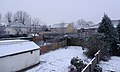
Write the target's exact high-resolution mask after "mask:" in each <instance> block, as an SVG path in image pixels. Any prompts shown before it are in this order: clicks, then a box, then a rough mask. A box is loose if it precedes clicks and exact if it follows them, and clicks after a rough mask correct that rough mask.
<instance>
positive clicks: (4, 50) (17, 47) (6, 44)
mask: <svg viewBox="0 0 120 72" xmlns="http://www.w3.org/2000/svg"><path fill="white" fill-rule="evenodd" d="M38 48H39V46H38V45H36V44H35V43H34V42H32V41H28V40H3V41H0V57H4V56H7V55H12V54H16V53H21V52H25V51H29V50H35V49H38Z"/></svg>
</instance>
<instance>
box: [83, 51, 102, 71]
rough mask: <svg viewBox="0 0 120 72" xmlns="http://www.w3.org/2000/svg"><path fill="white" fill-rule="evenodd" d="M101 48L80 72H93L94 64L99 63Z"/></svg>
mask: <svg viewBox="0 0 120 72" xmlns="http://www.w3.org/2000/svg"><path fill="white" fill-rule="evenodd" d="M101 54H102V53H101V50H99V51H98V52H97V53H96V54H95V57H94V58H93V59H92V60H91V61H90V63H89V64H88V65H87V66H86V67H85V68H84V69H83V70H82V72H94V71H93V70H94V68H95V65H96V64H98V63H99V61H100V59H101Z"/></svg>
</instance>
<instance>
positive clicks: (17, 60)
mask: <svg viewBox="0 0 120 72" xmlns="http://www.w3.org/2000/svg"><path fill="white" fill-rule="evenodd" d="M39 48H40V47H39V46H38V45H36V44H35V43H34V42H33V41H28V40H4V41H0V72H15V71H19V70H22V69H25V68H28V67H30V66H33V65H36V64H38V63H39V62H40V60H39V54H40V49H39Z"/></svg>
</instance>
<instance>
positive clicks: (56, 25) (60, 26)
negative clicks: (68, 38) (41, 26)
mask: <svg viewBox="0 0 120 72" xmlns="http://www.w3.org/2000/svg"><path fill="white" fill-rule="evenodd" d="M68 25H69V23H57V24H53V25H52V27H51V28H62V27H64V28H65V27H67V26H68Z"/></svg>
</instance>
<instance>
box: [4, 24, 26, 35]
mask: <svg viewBox="0 0 120 72" xmlns="http://www.w3.org/2000/svg"><path fill="white" fill-rule="evenodd" d="M27 30H28V29H27V26H26V25H24V24H22V23H18V22H11V23H9V24H8V25H7V26H6V29H5V31H6V34H8V35H15V34H27Z"/></svg>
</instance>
